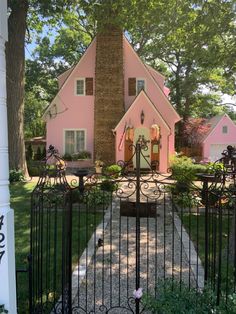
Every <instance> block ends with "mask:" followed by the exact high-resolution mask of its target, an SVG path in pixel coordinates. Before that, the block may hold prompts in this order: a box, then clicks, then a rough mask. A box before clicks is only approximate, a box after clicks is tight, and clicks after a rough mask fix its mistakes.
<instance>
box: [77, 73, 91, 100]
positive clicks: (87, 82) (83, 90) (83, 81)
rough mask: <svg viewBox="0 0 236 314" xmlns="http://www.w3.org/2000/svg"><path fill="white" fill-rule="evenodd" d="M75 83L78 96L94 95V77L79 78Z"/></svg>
mask: <svg viewBox="0 0 236 314" xmlns="http://www.w3.org/2000/svg"><path fill="white" fill-rule="evenodd" d="M75 83H76V84H75V94H76V95H79V96H85V95H91V96H92V95H93V77H86V78H79V79H76V81H75Z"/></svg>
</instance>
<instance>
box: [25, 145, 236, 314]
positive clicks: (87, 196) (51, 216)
mask: <svg viewBox="0 0 236 314" xmlns="http://www.w3.org/2000/svg"><path fill="white" fill-rule="evenodd" d="M133 151H134V155H133V157H132V159H131V161H132V160H133V158H136V169H132V166H131V161H130V162H127V163H125V162H119V163H118V165H119V166H120V167H119V168H115V170H113V171H104V172H103V174H102V175H101V174H94V173H88V172H87V171H86V170H84V169H82V170H79V171H77V172H76V173H75V175H76V177H77V179H73V180H72V181H71V182H69V183H68V181H67V179H66V176H65V162H64V161H63V160H62V159H61V158H60V156H59V155H58V153H57V151H56V150H55V149H54V148H53V147H51V148H50V150H49V154H48V157H47V159H46V161H45V162H44V164H43V171H42V176H41V177H40V179H39V182H38V184H37V186H36V188H35V190H34V192H33V193H32V209H31V275H30V284H31V300H30V312H31V313H112V314H113V313H137V314H139V313H146V312H147V313H148V310H147V309H146V308H145V303H144V302H143V295H152V296H154V297H157V296H158V290H157V287H158V282H159V280H160V278H163V279H166V278H170V280H172V282H174V281H176V282H178V283H179V287H180V289H181V285H182V284H185V285H187V286H188V287H189V288H190V287H196V288H197V289H203V287H204V283H205V282H206V281H208V280H209V279H210V282H211V283H212V286H213V287H214V288H215V289H216V290H217V295H218V297H220V294H221V278H220V274H221V264H219V262H220V261H221V259H222V255H221V253H220V254H218V252H219V248H218V245H217V244H216V241H215V238H216V237H218V239H221V240H220V243H222V230H221V229H222V203H223V201H222V200H223V199H225V197H226V196H225V195H226V193H225V189H221V190H220V192H217V193H218V194H217V200H218V202H217V203H216V202H215V203H214V208H213V207H212V206H211V204H210V202H209V199H210V198H211V196H212V195H213V194H214V195H215V190H214V189H213V188H212V187H211V186H209V184H208V182H207V184H206V180H205V179H202V180H203V182H205V183H204V184H203V188H202V187H200V188H199V187H194V193H195V194H194V193H192V192H191V197H192V195H195V196H194V197H197V196H199V195H200V196H201V197H202V200H204V201H203V203H204V204H203V205H204V210H203V209H202V208H201V207H200V206H199V205H197V206H196V208H195V209H194V210H195V214H196V217H197V218H196V219H197V222H196V223H195V224H193V222H192V220H191V219H193V217H192V216H191V213H192V208H191V206H190V205H189V206H187V207H185V208H183V207H180V206H178V204H177V203H176V202H173V197H172V194H171V186H172V185H173V180H171V175H170V174H167V175H163V174H160V173H157V172H156V171H155V170H153V169H151V168H152V167H151V166H150V169H148V170H147V169H145V171H143V170H142V169H140V157H141V156H142V157H143V158H145V143H142V142H140V143H137V144H136V146H135V147H134V148H133ZM230 175H231V179H232V173H231V174H230ZM218 177H219V173H218ZM233 178H235V176H233ZM220 179H222V173H221V174H220ZM204 180H205V181H204ZM221 181H222V182H223V183H222V182H221V183H222V184H221V185H222V186H225V181H226V177H225V175H224V179H222V180H221ZM217 184H218V183H217ZM192 188H193V187H192ZM230 193H231V196H232V193H233V194H234V195H235V192H232V191H231V192H230ZM234 208H235V203H234V205H233V209H234ZM202 210H203V216H204V217H205V224H204V226H205V232H204V241H205V244H204V254H205V255H204V257H205V258H204V257H202V256H201V254H200V244H199V237H198V236H199V234H200V232H201V229H200V215H201V211H202ZM231 213H232V208H231V209H230V213H229V211H228V217H231V216H230V215H231ZM212 214H214V215H215V216H214V215H212ZM185 215H188V217H189V218H188V223H187V224H184V216H185ZM213 216H214V217H213ZM215 218H217V224H218V225H217V226H216V224H215V223H214V222H213V220H214V219H215ZM210 230H211V231H212V232H211V234H210ZM194 234H197V237H196V238H194ZM228 236H229V234H228ZM234 237H235V235H234ZM228 249H229V245H228ZM220 252H221V251H220ZM228 252H229V250H228ZM228 254H229V253H228ZM219 256H220V257H219ZM200 257H201V259H200ZM228 257H229V256H228ZM216 260H217V261H218V262H216ZM234 263H236V259H235V261H234ZM203 265H204V266H205V267H203ZM234 266H235V264H234ZM209 273H211V275H212V276H210V274H209ZM228 275H229V269H228V274H227V276H228ZM235 277H236V276H235V273H234V277H233V280H234V283H235V282H236V281H235ZM227 278H228V277H227ZM234 287H235V285H234Z"/></svg>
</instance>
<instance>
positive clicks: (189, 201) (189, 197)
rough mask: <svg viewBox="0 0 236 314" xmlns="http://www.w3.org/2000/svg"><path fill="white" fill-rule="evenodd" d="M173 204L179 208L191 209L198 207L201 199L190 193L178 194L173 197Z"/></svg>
mask: <svg viewBox="0 0 236 314" xmlns="http://www.w3.org/2000/svg"><path fill="white" fill-rule="evenodd" d="M174 202H175V203H176V204H177V205H179V206H180V207H181V208H192V207H196V206H199V204H200V203H201V198H200V197H198V196H196V195H193V194H191V193H186V192H184V193H178V194H177V195H174Z"/></svg>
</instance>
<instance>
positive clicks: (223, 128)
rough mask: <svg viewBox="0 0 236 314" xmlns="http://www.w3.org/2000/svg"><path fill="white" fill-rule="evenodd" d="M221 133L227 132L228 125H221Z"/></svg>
mask: <svg viewBox="0 0 236 314" xmlns="http://www.w3.org/2000/svg"><path fill="white" fill-rule="evenodd" d="M222 133H223V134H227V133H228V127H227V125H223V127H222Z"/></svg>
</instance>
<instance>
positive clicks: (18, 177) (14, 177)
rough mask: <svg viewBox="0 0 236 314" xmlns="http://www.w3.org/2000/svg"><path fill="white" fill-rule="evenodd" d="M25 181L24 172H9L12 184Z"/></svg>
mask: <svg viewBox="0 0 236 314" xmlns="http://www.w3.org/2000/svg"><path fill="white" fill-rule="evenodd" d="M23 180H24V175H23V171H22V170H17V169H12V170H10V172H9V181H10V183H13V182H19V181H23Z"/></svg>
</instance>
